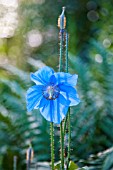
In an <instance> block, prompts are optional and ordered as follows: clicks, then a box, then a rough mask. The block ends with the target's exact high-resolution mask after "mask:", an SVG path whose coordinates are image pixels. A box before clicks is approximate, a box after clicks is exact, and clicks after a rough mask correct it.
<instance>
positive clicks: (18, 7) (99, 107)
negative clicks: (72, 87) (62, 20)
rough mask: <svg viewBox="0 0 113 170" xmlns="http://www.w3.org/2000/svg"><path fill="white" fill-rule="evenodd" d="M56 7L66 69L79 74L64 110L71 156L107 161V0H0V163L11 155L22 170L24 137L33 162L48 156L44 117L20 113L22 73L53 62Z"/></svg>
mask: <svg viewBox="0 0 113 170" xmlns="http://www.w3.org/2000/svg"><path fill="white" fill-rule="evenodd" d="M62 6H66V17H67V29H68V32H69V71H70V73H77V74H78V75H79V80H78V84H77V90H78V93H79V95H80V98H81V101H82V102H81V103H80V104H79V105H78V106H77V107H73V108H72V109H71V118H72V120H71V122H72V151H71V155H72V157H71V159H72V160H73V161H75V162H76V163H77V164H78V165H79V166H80V167H83V166H87V167H89V169H92V170H98V169H102V170H111V169H112V168H113V161H112V158H113V148H112V146H113V1H112V0H109V1H107V0H69V1H68V0H63V1H61V0H57V1H53V0H30V1H27V0H20V1H17V0H0V170H12V169H13V166H14V156H17V169H18V170H24V169H25V159H26V156H25V153H26V149H27V148H28V146H29V143H30V141H31V143H32V146H33V149H34V153H35V157H34V160H33V161H34V163H36V162H41V161H44V162H50V147H49V146H50V137H49V123H48V122H46V121H45V120H44V119H43V118H42V116H41V115H40V113H39V112H38V111H37V110H36V111H33V112H32V113H27V111H26V99H25V95H26V90H27V89H28V88H29V87H30V86H31V84H32V82H31V81H30V78H29V73H30V72H35V71H36V70H38V69H39V68H41V67H42V66H44V65H48V66H50V67H53V68H54V69H55V71H57V69H58V57H59V30H58V28H57V19H58V16H59V15H60V14H61V11H62ZM56 129H57V127H56ZM55 132H56V137H55V138H56V139H55V146H56V148H57V149H56V151H55V152H56V158H55V159H56V161H58V160H59V158H58V155H59V133H58V131H57V130H56V131H55ZM66 144H67V143H66V142H65V147H66Z"/></svg>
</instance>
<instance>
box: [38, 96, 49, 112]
mask: <svg viewBox="0 0 113 170" xmlns="http://www.w3.org/2000/svg"><path fill="white" fill-rule="evenodd" d="M48 103H49V100H47V99H46V98H44V97H43V98H42V99H41V101H40V104H39V105H38V107H35V109H38V108H41V107H45V106H46V105H48Z"/></svg>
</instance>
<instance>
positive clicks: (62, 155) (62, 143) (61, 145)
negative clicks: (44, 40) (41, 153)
mask: <svg viewBox="0 0 113 170" xmlns="http://www.w3.org/2000/svg"><path fill="white" fill-rule="evenodd" d="M63 36H64V33H63V32H60V58H59V59H60V60H59V71H60V72H61V71H62V69H63V66H62V56H63ZM60 148H61V153H60V159H61V170H64V132H63V122H61V123H60Z"/></svg>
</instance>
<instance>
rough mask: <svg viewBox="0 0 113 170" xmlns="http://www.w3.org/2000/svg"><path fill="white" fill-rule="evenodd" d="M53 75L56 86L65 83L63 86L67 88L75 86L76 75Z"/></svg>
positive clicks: (61, 73)
mask: <svg viewBox="0 0 113 170" xmlns="http://www.w3.org/2000/svg"><path fill="white" fill-rule="evenodd" d="M54 75H55V77H56V79H57V83H58V84H62V83H65V85H68V86H76V83H77V78H78V75H76V74H74V75H71V74H69V73H63V72H58V73H54Z"/></svg>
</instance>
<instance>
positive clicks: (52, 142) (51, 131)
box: [50, 122, 55, 170]
mask: <svg viewBox="0 0 113 170" xmlns="http://www.w3.org/2000/svg"><path fill="white" fill-rule="evenodd" d="M50 139H51V169H52V170H54V157H55V155H54V125H53V122H51V123H50Z"/></svg>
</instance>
